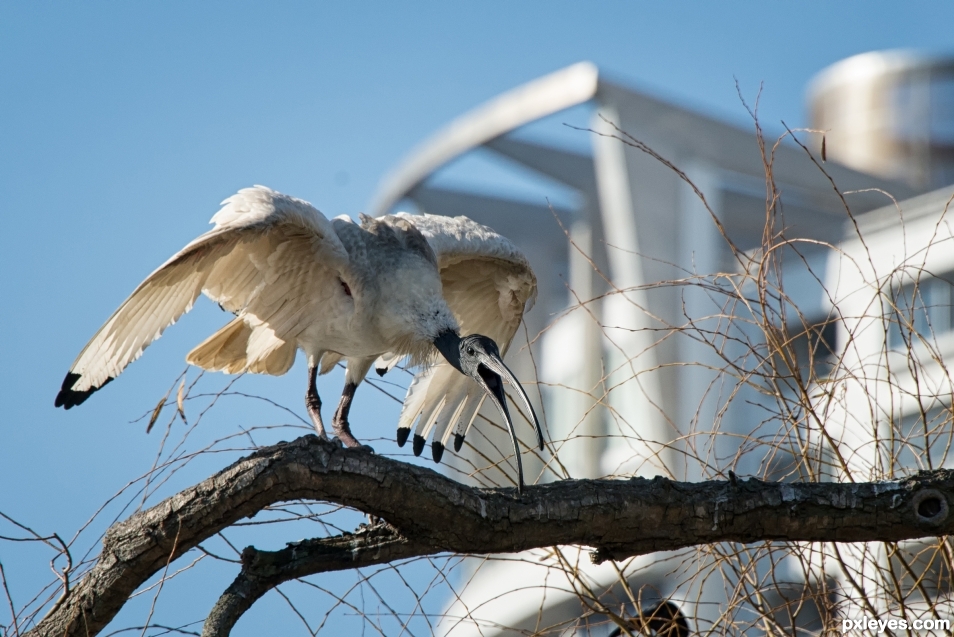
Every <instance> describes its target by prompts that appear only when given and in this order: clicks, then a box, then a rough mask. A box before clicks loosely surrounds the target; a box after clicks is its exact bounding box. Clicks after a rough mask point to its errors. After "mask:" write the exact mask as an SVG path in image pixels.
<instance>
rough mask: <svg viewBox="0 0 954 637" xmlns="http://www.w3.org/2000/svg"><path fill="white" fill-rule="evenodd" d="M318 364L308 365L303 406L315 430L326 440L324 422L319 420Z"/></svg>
mask: <svg viewBox="0 0 954 637" xmlns="http://www.w3.org/2000/svg"><path fill="white" fill-rule="evenodd" d="M317 380H318V366H317V365H309V366H308V391H307V392H305V407H306V408H307V409H308V415H309V416H311V422H312V424H313V425H314V426H315V432H317V433H318V437H319V438H321V439H322V440H328V434H326V433H325V424H324V423H323V422H321V398H319V397H318V385H317V382H316V381H317Z"/></svg>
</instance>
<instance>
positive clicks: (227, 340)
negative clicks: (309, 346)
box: [186, 317, 296, 376]
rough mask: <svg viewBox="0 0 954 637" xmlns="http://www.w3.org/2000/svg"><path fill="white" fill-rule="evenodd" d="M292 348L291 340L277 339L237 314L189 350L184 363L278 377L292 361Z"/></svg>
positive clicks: (205, 368)
mask: <svg viewBox="0 0 954 637" xmlns="http://www.w3.org/2000/svg"><path fill="white" fill-rule="evenodd" d="M295 350H296V347H295V343H293V342H292V343H289V342H287V341H284V340H282V339H280V338H278V337H277V336H275V335H274V333H273V332H271V330H268V329H267V328H263V326H259V327H258V328H253V327H251V326H250V325H249V324H248V323H247V322H246V321H245V319H243V318H241V317H239V318H236V319H233V320H232V321H230V322H229V323H228V324H227V325H225V327H223V328H222V329H220V330H219V331H218V332H216V333H215V334H213V335H212V336H210V337H209V338H207V339H205V340H204V341H203V342H202V343H200V344H199V345H198V346H197V347H196V348H195V349H193V350H192V351H191V352H189V354H188V356H186V362H188V363H189V364H190V365H195V366H197V367H201V368H202V369H204V370H207V371H210V372H225V373H226V374H237V373H239V372H242V371H248V372H251V373H253V374H271V375H272V376H281V375H282V374H284V373H285V372H287V371H288V370H289V369H291V366H292V365H293V364H294V362H295Z"/></svg>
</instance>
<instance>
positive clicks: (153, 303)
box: [55, 186, 348, 409]
mask: <svg viewBox="0 0 954 637" xmlns="http://www.w3.org/2000/svg"><path fill="white" fill-rule="evenodd" d="M211 223H214V224H215V227H214V228H213V229H212V230H210V231H209V232H207V233H205V234H203V235H202V236H200V237H198V238H197V239H195V240H194V241H192V242H191V243H189V245H187V246H186V247H185V248H183V249H182V250H181V251H179V253H177V254H176V255H174V256H173V257H172V258H171V259H169V260H168V261H166V262H165V263H164V264H162V266H160V267H159V268H158V269H157V270H156V271H155V272H153V273H152V274H150V275H149V276H148V277H147V278H146V280H145V281H143V282H142V283H141V284H140V285H139V287H137V288H136V290H135V291H134V292H133V293H132V294H131V295H130V297H129V298H128V299H126V300H125V301H124V302H123V304H122V305H121V306H119V309H118V310H116V312H115V313H114V314H113V315H112V316H111V317H110V318H109V320H108V321H106V323H105V324H104V325H103V326H102V327H101V328H100V329H99V331H98V332H96V335H95V336H93V338H92V339H91V340H90V342H89V343H88V344H87V345H86V347H85V348H84V349H83V351H82V352H80V355H79V356H78V357H77V359H76V361H75V362H74V363H73V365H72V366H71V367H70V371H69V373H67V375H66V379H65V380H64V381H63V387H62V389H61V390H60V392H59V394H58V395H57V397H56V403H55V404H56V406H57V407H65V408H66V409H69V408H70V407H73V406H74V405H79V404H80V403H82V402H83V401H85V400H86V399H87V398H88V397H89V396H90V394H92V393H93V392H94V391H96V390H97V389H99V388H100V387H102V386H103V385H105V384H106V383H108V382H109V381H111V380H112V379H113V378H115V377H116V376H118V375H119V374H120V372H122V371H123V369H124V368H125V367H126V366H127V365H129V363H131V362H133V361H134V360H136V359H137V358H139V356H140V355H142V352H143V350H145V349H146V347H148V346H149V344H150V343H152V342H153V341H154V340H156V339H157V338H159V336H161V335H162V332H163V331H164V330H165V329H166V328H167V327H169V326H170V325H172V324H173V323H175V322H176V321H177V320H178V319H179V317H180V316H182V315H183V314H184V313H185V312H188V311H189V310H190V309H191V308H192V304H193V303H194V302H195V300H196V298H197V297H198V296H199V294H200V293H205V294H206V296H208V297H210V298H211V299H212V300H214V301H216V302H218V303H219V304H220V305H221V306H222V307H223V308H225V309H226V310H229V311H231V312H234V313H236V314H238V315H239V318H237V319H235V320H234V321H232V322H231V323H229V324H228V325H227V326H225V328H223V329H222V330H220V331H219V332H218V333H216V334H215V335H213V336H212V337H211V338H210V339H208V340H207V341H206V342H205V343H203V344H202V345H200V346H199V347H197V348H196V349H195V350H193V352H192V354H190V357H189V362H191V363H194V364H198V365H200V366H202V367H205V368H206V369H227V370H228V371H233V372H234V371H241V370H242V369H248V370H249V371H256V372H265V373H272V374H281V373H284V372H285V371H287V370H288V368H289V367H290V366H291V364H292V363H293V362H294V356H295V349H296V347H297V342H296V340H295V339H296V337H297V336H298V335H299V334H300V332H301V331H302V330H303V329H304V328H305V327H307V325H308V322H309V319H310V317H313V316H314V315H315V314H314V313H315V312H316V310H317V307H319V306H320V304H321V303H322V302H323V301H324V300H326V299H323V297H324V296H327V295H328V294H330V293H331V292H333V291H334V290H335V286H337V285H340V282H339V280H338V276H339V273H340V272H342V271H343V270H345V269H346V268H347V265H348V253H347V251H346V250H345V248H344V246H343V245H342V244H341V242H340V240H339V239H338V236H337V235H336V234H335V231H334V228H333V227H332V224H331V223H330V222H329V221H328V219H326V218H325V217H324V216H323V215H322V214H321V213H320V212H318V210H316V209H315V208H314V207H313V206H312V205H311V204H309V203H307V202H305V201H301V200H299V199H294V198H292V197H288V196H286V195H283V194H281V193H277V192H275V191H273V190H270V189H268V188H265V187H263V186H256V187H254V188H246V189H244V190H241V191H239V192H238V193H237V194H235V195H233V196H231V197H229V198H228V199H226V200H225V201H223V202H222V208H221V209H220V210H219V212H218V213H216V215H215V216H213V217H212V220H211Z"/></svg>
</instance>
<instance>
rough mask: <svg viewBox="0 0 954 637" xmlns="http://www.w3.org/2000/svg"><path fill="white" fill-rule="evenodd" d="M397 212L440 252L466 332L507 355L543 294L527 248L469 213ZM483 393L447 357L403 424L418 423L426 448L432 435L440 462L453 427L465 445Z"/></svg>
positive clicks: (412, 399) (414, 393)
mask: <svg viewBox="0 0 954 637" xmlns="http://www.w3.org/2000/svg"><path fill="white" fill-rule="evenodd" d="M396 216H397V217H400V218H403V219H406V220H408V221H409V222H411V223H412V224H414V226H415V227H416V228H417V229H418V230H420V231H421V233H422V234H423V235H424V237H425V238H426V239H427V241H428V243H429V244H430V246H431V248H432V249H433V251H434V254H435V256H436V257H437V266H438V269H439V270H440V274H441V284H442V286H443V290H444V298H445V299H446V301H447V304H448V305H449V306H450V309H451V311H452V312H453V313H454V315H455V317H456V318H457V321H458V323H459V324H460V328H461V335H462V336H466V335H468V334H483V335H484V336H489V337H490V338H492V339H493V340H494V341H496V343H497V346H498V347H499V348H500V352H501V354H505V353H506V352H507V349H508V348H509V347H510V342H511V341H512V340H513V337H514V334H515V333H516V331H517V328H518V326H519V325H520V321H521V320H522V319H523V315H524V312H526V311H528V310H529V309H530V308H531V307H532V306H533V302H534V301H535V300H536V294H537V279H536V277H535V276H534V274H533V270H532V269H531V268H530V264H529V262H528V261H527V259H526V257H525V256H524V255H523V253H522V252H521V251H520V249H519V248H517V247H516V246H515V245H514V244H513V243H512V242H511V241H510V240H509V239H507V238H506V237H503V236H501V235H499V234H497V233H496V232H494V231H493V230H492V229H490V228H488V227H486V226H483V225H480V224H479V223H476V222H474V221H472V220H470V219H468V218H467V217H455V218H451V217H443V216H440V215H409V214H407V213H399V214H398V215H396ZM483 398H484V392H483V391H482V390H481V389H480V387H479V386H478V385H477V384H476V383H474V382H471V381H470V380H469V379H467V378H466V377H465V376H464V375H462V374H461V373H459V372H458V371H457V370H455V369H454V368H453V367H451V366H450V365H449V364H448V363H447V362H446V361H441V362H439V363H438V364H436V365H433V366H431V367H429V368H427V369H425V370H424V371H422V372H421V373H419V374H418V376H417V377H416V378H415V380H414V382H413V383H412V385H411V387H410V388H409V389H408V395H407V398H406V400H405V401H404V408H403V410H402V413H401V419H400V422H399V425H398V427H399V429H400V428H405V429H409V428H411V427H412V426H413V425H414V422H415V421H417V428H416V431H415V434H416V435H415V437H414V442H415V451H416V452H418V453H419V452H420V448H421V447H422V446H423V443H424V439H425V438H427V436H428V434H429V433H432V452H433V454H434V457H435V460H439V459H440V454H441V453H443V447H444V445H446V444H447V439H448V438H449V436H450V433H451V432H452V431H453V432H454V434H455V439H454V446H455V450H459V449H460V446H461V444H462V443H463V439H464V435H465V434H466V433H467V429H468V428H469V427H470V424H471V423H472V422H473V420H474V418H475V417H476V415H477V412H478V410H479V409H480V405H481V403H482V402H483Z"/></svg>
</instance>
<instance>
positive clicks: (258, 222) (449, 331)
mask: <svg viewBox="0 0 954 637" xmlns="http://www.w3.org/2000/svg"><path fill="white" fill-rule="evenodd" d="M211 223H212V224H214V226H213V228H212V229H211V230H209V231H208V232H206V233H205V234H203V235H201V236H199V237H198V238H196V239H195V240H194V241H192V242H191V243H189V244H188V245H186V247H185V248H183V249H182V250H180V251H179V252H178V253H176V254H175V255H173V256H172V258H170V259H169V260H168V261H166V262H165V263H164V264H162V265H161V266H160V267H159V268H158V269H157V270H155V271H154V272H153V273H152V274H150V275H149V276H148V277H147V278H146V280H145V281H143V282H142V283H141V284H140V285H139V287H137V288H136V289H135V290H134V291H133V293H132V294H131V295H130V296H129V298H128V299H126V300H125V301H124V302H123V304H122V305H120V306H119V309H118V310H116V311H115V312H114V313H113V315H112V316H111V317H110V318H109V320H107V321H106V323H105V324H104V325H103V326H102V327H101V328H100V329H99V331H98V332H96V334H95V335H94V336H93V338H92V339H91V340H90V341H89V343H88V344H87V345H86V347H85V348H84V349H83V350H82V352H80V354H79V356H78V357H77V358H76V360H75V361H74V363H73V365H72V366H71V367H70V369H69V372H68V373H67V374H66V378H65V379H64V380H63V385H62V388H61V389H60V391H59V393H58V394H57V396H56V400H55V405H56V406H57V407H63V408H65V409H70V408H72V407H75V406H77V405H80V404H82V403H83V402H84V401H86V399H88V398H89V397H90V395H91V394H93V392H95V391H97V390H98V389H101V388H102V387H103V386H104V385H106V384H107V383H109V382H110V381H111V380H113V379H114V378H116V377H117V376H118V375H119V374H120V373H121V372H122V371H123V370H124V369H125V368H126V366H127V365H129V364H130V363H131V362H133V361H134V360H136V359H137V358H139V356H141V355H142V353H143V351H144V350H145V349H146V347H148V346H149V344H150V343H152V342H153V341H154V340H156V339H157V338H159V337H160V336H161V335H162V333H163V331H164V330H165V329H166V328H167V327H169V326H170V325H172V324H173V323H175V322H176V321H177V320H178V319H179V317H181V316H182V315H183V314H184V313H186V312H188V311H189V310H190V309H191V308H192V306H193V304H194V303H195V301H196V299H197V298H198V296H199V294H205V295H206V296H207V297H209V298H210V299H212V300H213V301H215V302H217V303H218V304H219V305H220V306H221V307H222V308H224V309H225V310H227V311H229V312H232V313H233V314H234V315H235V318H233V319H232V320H231V321H230V322H229V323H227V324H226V325H225V326H224V327H222V328H221V329H220V330H218V331H217V332H216V333H214V334H213V335H212V336H210V337H209V338H207V339H206V340H205V341H203V342H202V343H200V344H199V345H198V346H197V347H195V348H194V349H193V350H192V351H191V352H189V354H188V355H187V357H186V360H187V361H188V362H189V363H190V364H192V365H196V366H198V367H201V368H202V369H205V370H210V371H222V372H226V373H230V374H235V373H242V372H251V373H258V374H272V375H276V376H277V375H281V374H284V373H285V372H287V371H288V370H289V369H290V368H291V366H292V364H293V362H294V360H295V356H296V353H297V350H299V349H300V350H302V352H304V355H305V357H306V359H307V363H308V386H307V391H306V393H305V406H306V410H307V412H308V415H309V416H310V418H311V420H312V422H313V423H314V427H315V430H316V431H317V433H318V435H319V436H321V437H322V438H325V439H327V434H326V432H325V427H324V424H323V422H322V418H321V399H320V398H319V396H318V391H317V387H316V383H315V381H316V377H317V376H318V374H324V373H327V372H328V371H330V370H331V369H332V368H334V367H335V366H336V365H337V364H338V363H339V362H340V361H345V362H346V364H347V365H346V370H345V385H344V390H343V391H342V394H341V399H340V401H339V403H338V408H337V410H336V411H335V413H334V417H333V420H332V426H333V429H334V433H335V435H336V436H337V438H338V440H339V441H340V442H341V443H342V444H344V445H345V446H347V447H357V448H366V449H370V448H368V447H365V446H364V445H362V444H361V443H359V442H358V441H357V440H356V439H355V437H354V435H352V433H351V427H350V425H349V423H348V413H349V410H350V407H351V403H352V400H353V398H354V394H355V390H356V389H357V387H358V385H359V384H361V381H362V380H363V379H364V377H365V375H366V374H367V373H368V372H369V371H370V369H371V366H372V365H374V366H375V368H376V370H377V372H378V373H381V374H383V373H385V372H387V371H388V370H389V369H391V368H393V367H394V366H395V365H397V364H398V363H399V362H400V361H402V360H406V361H407V362H408V364H409V365H410V366H417V367H419V368H420V371H419V372H418V373H417V375H416V376H415V377H414V379H413V381H412V382H411V384H410V387H409V389H408V393H407V396H406V398H405V401H404V406H403V409H402V411H401V415H400V419H399V422H398V430H397V441H398V444H399V445H400V446H403V445H404V444H405V442H406V441H407V439H408V438H409V437H410V434H411V430H412V428H414V437H413V442H412V448H413V451H414V454H415V455H420V453H421V451H422V450H423V448H424V446H425V442H426V438H427V436H428V435H430V436H431V450H432V455H433V458H434V460H435V461H436V462H440V460H441V456H442V454H443V452H444V447H445V445H446V444H447V442H448V439H449V437H450V435H451V433H453V435H454V449H455V451H460V449H461V446H462V445H463V442H464V437H465V435H466V434H467V432H468V430H469V428H470V426H471V424H472V423H473V422H474V421H475V419H476V417H477V414H478V411H479V410H480V407H481V405H482V403H483V401H484V399H485V398H487V397H489V398H490V400H491V401H492V402H493V404H494V405H496V408H497V410H498V411H499V412H500V415H501V416H502V418H503V420H504V421H505V422H506V425H507V428H508V430H509V433H510V438H511V440H512V442H513V447H514V454H515V458H516V464H517V488H518V491H522V490H523V485H524V480H523V464H522V462H521V459H520V456H521V453H520V447H519V444H518V440H517V433H516V430H515V428H514V424H513V419H512V418H511V416H510V413H509V410H508V406H507V398H506V394H505V391H504V383H505V382H506V383H507V384H509V385H510V386H511V387H512V388H513V390H514V394H515V395H517V396H519V397H520V400H521V402H522V403H523V407H524V408H525V409H526V416H527V420H528V421H529V422H530V423H531V425H532V426H533V428H534V432H535V434H536V442H537V445H539V447H540V449H541V450H542V449H543V432H542V429H541V427H540V423H539V421H538V420H537V417H536V415H535V413H534V410H533V406H532V405H531V404H530V399H529V398H528V397H527V394H526V392H525V391H524V390H523V388H522V387H521V385H520V383H519V382H518V381H517V379H516V378H515V377H514V375H513V373H512V372H511V371H510V370H509V369H508V368H507V366H506V365H505V364H504V362H503V354H504V353H506V350H507V348H508V346H509V345H510V342H511V341H512V339H513V336H514V334H515V332H516V330H517V327H518V326H519V324H520V322H521V320H522V318H523V314H524V312H525V311H526V310H527V309H529V307H530V306H531V305H532V303H533V300H534V299H535V297H536V278H535V276H534V274H533V271H532V270H531V268H530V265H529V263H528V262H527V259H526V258H525V257H524V255H523V254H522V253H521V252H520V250H519V249H517V247H516V246H515V245H514V244H513V243H512V242H511V241H509V240H508V239H506V238H505V237H502V236H501V235H499V234H497V233H496V232H494V231H493V230H491V229H490V228H487V227H486V226H483V225H480V224H478V223H476V222H474V221H472V220H470V219H468V218H466V217H462V216H461V217H456V218H450V217H444V216H438V215H426V214H425V215H409V214H406V213H398V214H395V215H388V216H384V217H380V218H371V217H367V216H364V215H362V216H361V219H360V222H359V223H356V222H354V221H353V220H352V219H351V218H349V217H347V216H341V217H336V218H334V219H331V220H329V219H327V218H326V217H325V216H324V215H322V214H321V213H320V212H319V211H318V210H317V209H316V208H315V207H313V206H312V205H311V204H309V203H308V202H306V201H302V200H300V199H295V198H293V197H289V196H287V195H284V194H281V193H278V192H276V191H274V190H271V189H269V188H265V187H263V186H255V187H254V188H246V189H243V190H240V191H239V192H238V193H237V194H235V195H233V196H231V197H229V198H228V199H226V200H225V201H223V202H222V207H221V209H220V210H219V211H218V213H216V214H215V216H213V217H212V220H211ZM415 423H416V428H415Z"/></svg>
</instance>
